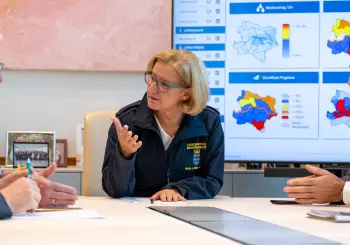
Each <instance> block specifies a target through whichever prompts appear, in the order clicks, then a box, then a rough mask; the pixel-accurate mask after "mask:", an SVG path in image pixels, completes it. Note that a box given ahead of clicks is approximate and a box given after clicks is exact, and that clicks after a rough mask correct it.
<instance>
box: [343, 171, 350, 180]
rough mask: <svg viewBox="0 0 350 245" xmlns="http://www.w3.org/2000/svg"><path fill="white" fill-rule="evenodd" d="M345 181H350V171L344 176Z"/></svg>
mask: <svg viewBox="0 0 350 245" xmlns="http://www.w3.org/2000/svg"><path fill="white" fill-rule="evenodd" d="M342 180H344V181H350V171H349V172H347V174H346V175H345V176H344V177H343V178H342Z"/></svg>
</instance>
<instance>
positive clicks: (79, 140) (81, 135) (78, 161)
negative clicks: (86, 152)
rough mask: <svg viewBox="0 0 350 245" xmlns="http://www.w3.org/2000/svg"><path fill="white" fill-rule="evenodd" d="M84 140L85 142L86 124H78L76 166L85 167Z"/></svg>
mask: <svg viewBox="0 0 350 245" xmlns="http://www.w3.org/2000/svg"><path fill="white" fill-rule="evenodd" d="M83 142H84V124H78V125H77V138H76V144H77V145H76V166H77V167H79V168H82V167H83V149H84V147H83Z"/></svg>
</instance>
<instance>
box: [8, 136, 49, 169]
mask: <svg viewBox="0 0 350 245" xmlns="http://www.w3.org/2000/svg"><path fill="white" fill-rule="evenodd" d="M14 143H19V144H14ZM40 143H42V144H40ZM45 145H47V146H48V152H47V157H48V165H50V164H51V163H52V162H54V161H55V160H56V154H55V149H56V134H55V132H45V131H7V134H6V149H5V151H6V158H5V165H6V166H7V167H15V166H16V167H17V163H18V161H17V160H18V158H16V154H15V152H16V151H21V154H20V155H18V154H17V156H19V157H20V159H22V157H23V156H24V155H27V154H28V156H29V152H28V151H31V150H32V149H38V151H35V150H32V151H33V152H31V153H32V154H31V155H30V158H29V159H30V161H31V163H33V161H35V160H36V162H35V163H37V166H35V165H33V164H32V165H33V167H39V166H42V165H44V161H45V165H46V158H45V159H43V155H41V154H39V155H38V154H35V153H37V152H41V151H44V149H45V147H44V146H45ZM36 146H39V147H38V148H35V147H36ZM14 147H16V149H14ZM23 150H25V151H26V153H23V152H22V151H23ZM44 156H45V153H44ZM14 157H15V158H14ZM14 160H15V163H14ZM27 160H28V159H26V161H25V162H27ZM16 161H17V162H16ZM40 161H43V162H40Z"/></svg>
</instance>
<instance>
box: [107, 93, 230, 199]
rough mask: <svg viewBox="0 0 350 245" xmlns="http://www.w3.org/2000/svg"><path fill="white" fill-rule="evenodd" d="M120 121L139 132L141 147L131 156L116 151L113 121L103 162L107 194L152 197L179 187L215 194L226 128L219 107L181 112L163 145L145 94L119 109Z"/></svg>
mask: <svg viewBox="0 0 350 245" xmlns="http://www.w3.org/2000/svg"><path fill="white" fill-rule="evenodd" d="M116 117H117V118H119V120H120V121H121V124H122V125H125V124H126V125H128V126H129V130H131V131H132V132H133V134H134V135H135V134H136V135H138V137H139V140H141V141H142V146H141V147H140V148H139V149H138V150H137V152H135V153H134V154H133V155H132V157H131V158H130V159H126V158H125V157H124V156H123V155H122V154H121V153H120V151H119V147H118V138H117V137H118V136H117V132H116V128H115V126H114V124H113V123H112V125H111V127H110V129H109V132H108V139H107V144H106V151H105V157H104V162H103V167H102V187H103V190H104V191H105V192H106V193H107V194H108V195H109V196H111V197H114V198H120V197H124V196H137V197H150V196H152V195H153V194H155V193H156V192H158V191H160V190H162V189H165V188H175V189H178V190H179V192H180V194H181V195H182V196H183V197H185V198H186V199H188V200H190V199H205V198H213V197H215V196H216V195H217V194H218V193H219V191H220V189H221V187H222V184H223V176H224V133H223V130H222V126H221V121H220V117H219V112H218V111H216V110H215V109H214V108H212V107H209V106H207V107H206V108H205V109H204V110H203V111H202V112H201V113H200V114H198V115H196V116H190V115H187V114H186V115H185V117H184V119H183V121H182V123H181V125H180V128H179V130H178V131H177V133H176V135H175V137H174V138H173V140H172V142H171V144H170V146H169V147H168V149H167V150H165V148H164V145H163V142H162V138H161V134H160V131H159V128H158V125H157V122H156V120H155V118H154V114H153V111H152V110H151V109H150V108H149V107H148V105H147V97H146V95H145V96H144V97H143V99H142V100H141V101H138V102H135V103H133V104H130V105H128V106H126V107H124V108H123V109H121V110H120V111H118V113H117V115H116Z"/></svg>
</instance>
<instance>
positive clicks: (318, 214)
mask: <svg viewBox="0 0 350 245" xmlns="http://www.w3.org/2000/svg"><path fill="white" fill-rule="evenodd" d="M307 214H308V215H309V216H310V217H311V218H319V219H327V220H331V221H334V222H336V223H350V212H341V211H327V210H310V211H309V212H308V213H307Z"/></svg>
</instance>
